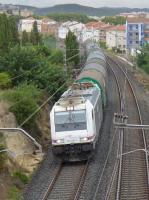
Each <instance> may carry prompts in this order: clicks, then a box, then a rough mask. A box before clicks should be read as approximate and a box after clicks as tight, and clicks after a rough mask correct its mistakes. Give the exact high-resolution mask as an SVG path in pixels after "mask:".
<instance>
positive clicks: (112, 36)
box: [106, 26, 126, 51]
mask: <svg viewBox="0 0 149 200" xmlns="http://www.w3.org/2000/svg"><path fill="white" fill-rule="evenodd" d="M106 46H107V48H109V49H112V48H118V49H120V50H122V51H123V50H125V49H126V32H125V28H124V27H122V26H119V27H113V28H110V29H109V30H108V31H107V33H106Z"/></svg>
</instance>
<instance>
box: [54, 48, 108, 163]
mask: <svg viewBox="0 0 149 200" xmlns="http://www.w3.org/2000/svg"><path fill="white" fill-rule="evenodd" d="M87 52H88V58H87V62H86V64H85V67H84V69H83V71H82V72H81V74H80V75H79V77H78V79H77V81H76V83H74V84H73V85H72V86H71V87H70V88H69V89H68V90H67V91H66V92H64V94H63V95H62V96H61V98H60V99H59V100H58V102H56V103H55V105H54V106H53V108H52V111H51V113H50V120H51V139H52V150H53V153H54V154H55V155H57V156H61V157H63V158H64V159H68V160H72V159H73V158H74V159H79V160H80V159H81V160H82V159H87V158H88V156H89V155H91V153H92V152H93V150H95V147H96V144H97V140H98V136H99V132H100V128H101V124H102V120H103V107H104V105H105V85H106V84H105V79H106V61H105V57H104V55H103V53H102V52H101V50H100V48H99V47H98V46H97V45H88V46H87Z"/></svg>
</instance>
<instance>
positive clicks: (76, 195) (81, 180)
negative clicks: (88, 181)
mask: <svg viewBox="0 0 149 200" xmlns="http://www.w3.org/2000/svg"><path fill="white" fill-rule="evenodd" d="M64 165H65V164H64V163H63V162H62V163H61V165H60V167H59V169H58V170H57V172H56V174H55V176H54V178H53V179H52V181H51V182H50V184H49V186H48V188H47V190H46V192H45V194H44V196H43V198H42V199H41V200H48V199H50V197H49V196H50V194H51V192H52V190H53V188H54V186H55V185H56V183H57V181H58V178H59V177H60V175H61V173H62V170H63V168H64V167H65V166H64ZM88 166H89V160H88V161H87V163H85V166H84V169H83V171H82V173H81V174H82V175H81V176H79V177H78V178H79V183H78V187H77V188H76V189H75V192H74V193H73V192H72V196H73V197H72V199H73V200H78V199H79V197H80V194H81V189H82V187H83V184H84V181H85V177H86V173H87V170H88ZM70 167H71V166H70ZM66 181H67V177H66Z"/></svg>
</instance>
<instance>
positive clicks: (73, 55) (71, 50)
mask: <svg viewBox="0 0 149 200" xmlns="http://www.w3.org/2000/svg"><path fill="white" fill-rule="evenodd" d="M65 46H66V59H67V63H72V62H73V63H74V65H75V67H76V65H78V63H79V61H80V58H79V43H78V41H77V38H76V36H75V34H74V33H73V32H71V31H69V32H68V34H67V36H66V39H65Z"/></svg>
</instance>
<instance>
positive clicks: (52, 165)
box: [23, 148, 60, 200]
mask: <svg viewBox="0 0 149 200" xmlns="http://www.w3.org/2000/svg"><path fill="white" fill-rule="evenodd" d="M59 166H60V161H59V160H55V159H54V158H53V155H52V151H51V148H49V150H48V152H47V154H46V156H45V159H44V160H43V162H42V163H41V165H40V167H39V169H38V170H37V171H36V172H35V174H34V175H33V177H32V181H31V183H30V184H29V185H28V186H27V188H26V190H25V192H24V194H23V197H24V200H40V199H42V197H43V196H44V193H45V191H46V189H47V188H48V186H49V184H50V182H51V181H52V179H53V178H54V176H55V173H56V171H57V170H58V168H59Z"/></svg>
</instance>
